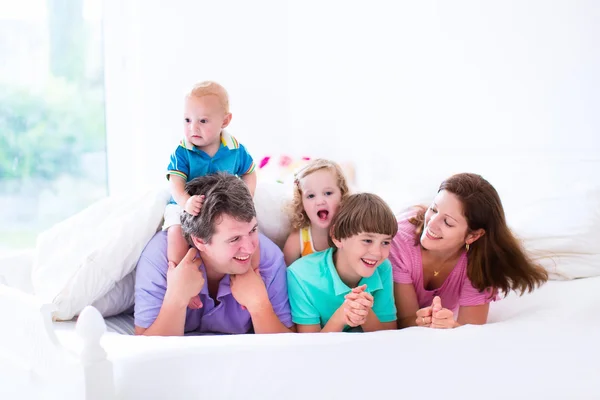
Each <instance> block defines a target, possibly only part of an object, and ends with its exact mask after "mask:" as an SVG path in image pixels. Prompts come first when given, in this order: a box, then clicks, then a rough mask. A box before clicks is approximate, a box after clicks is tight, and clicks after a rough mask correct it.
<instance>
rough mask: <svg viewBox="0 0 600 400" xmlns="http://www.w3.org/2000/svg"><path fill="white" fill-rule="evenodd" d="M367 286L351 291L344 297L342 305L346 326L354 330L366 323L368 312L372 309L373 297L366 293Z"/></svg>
mask: <svg viewBox="0 0 600 400" xmlns="http://www.w3.org/2000/svg"><path fill="white" fill-rule="evenodd" d="M366 289H367V285H361V286H358V287H355V288H354V289H352V291H351V292H350V293H348V294H347V295H346V296H344V298H345V300H344V303H343V304H342V307H341V308H342V309H343V312H344V319H345V322H346V325H348V326H350V327H352V328H354V327H357V326H361V325H362V324H364V323H365V322H366V321H367V316H368V315H369V311H370V310H371V308H372V307H373V296H371V294H370V293H369V292H367V291H366Z"/></svg>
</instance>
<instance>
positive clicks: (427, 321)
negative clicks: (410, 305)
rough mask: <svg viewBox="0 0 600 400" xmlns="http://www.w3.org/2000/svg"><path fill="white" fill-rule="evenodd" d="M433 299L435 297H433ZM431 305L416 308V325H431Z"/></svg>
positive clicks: (427, 326) (426, 326)
mask: <svg viewBox="0 0 600 400" xmlns="http://www.w3.org/2000/svg"><path fill="white" fill-rule="evenodd" d="M434 301H435V299H434ZM432 312H433V310H432V306H429V307H424V308H421V309H420V310H417V319H416V323H417V326H423V327H425V328H429V327H430V326H431V319H432V317H431V315H432Z"/></svg>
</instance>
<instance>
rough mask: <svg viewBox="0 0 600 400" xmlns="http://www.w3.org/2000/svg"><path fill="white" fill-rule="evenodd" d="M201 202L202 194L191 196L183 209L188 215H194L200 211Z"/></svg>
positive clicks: (202, 201) (202, 200)
mask: <svg viewBox="0 0 600 400" xmlns="http://www.w3.org/2000/svg"><path fill="white" fill-rule="evenodd" d="M202 203H204V195H202V196H192V197H190V198H189V199H188V201H186V203H185V211H186V212H187V213H188V214H190V215H193V216H196V215H198V214H199V213H200V209H201V208H202Z"/></svg>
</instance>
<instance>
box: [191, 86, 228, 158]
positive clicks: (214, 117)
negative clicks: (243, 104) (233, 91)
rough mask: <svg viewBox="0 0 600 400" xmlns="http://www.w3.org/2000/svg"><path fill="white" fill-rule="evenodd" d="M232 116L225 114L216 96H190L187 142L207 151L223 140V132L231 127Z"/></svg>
mask: <svg viewBox="0 0 600 400" xmlns="http://www.w3.org/2000/svg"><path fill="white" fill-rule="evenodd" d="M230 120H231V114H227V113H225V111H224V110H223V107H222V106H221V104H220V103H219V100H218V98H217V97H216V96H213V95H208V96H202V97H194V96H188V97H186V99H185V107H184V114H183V130H184V133H185V138H186V140H187V141H188V142H189V143H191V144H193V145H194V146H196V147H198V148H200V149H202V150H205V149H206V148H207V147H213V146H215V145H216V144H218V143H219V141H220V140H221V130H222V129H223V128H225V127H226V126H227V125H229V121H230Z"/></svg>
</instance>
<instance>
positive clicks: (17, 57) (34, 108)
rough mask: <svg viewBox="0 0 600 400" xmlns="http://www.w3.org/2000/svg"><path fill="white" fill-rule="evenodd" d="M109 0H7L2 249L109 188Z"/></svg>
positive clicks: (23, 241) (1, 48) (1, 37)
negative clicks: (105, 42)
mask: <svg viewBox="0 0 600 400" xmlns="http://www.w3.org/2000/svg"><path fill="white" fill-rule="evenodd" d="M101 6H102V2H101V0H19V1H14V0H0V59H1V60H2V63H0V253H3V252H7V251H11V250H14V249H19V248H25V247H33V246H34V245H35V238H36V236H37V234H38V233H39V232H40V231H42V230H44V229H46V228H48V227H50V226H52V225H53V224H55V223H56V222H59V221H61V220H63V219H65V218H67V217H69V216H70V215H73V214H75V213H76V212H78V211H80V210H81V209H83V208H85V207H86V206H88V205H89V204H91V203H92V202H94V201H96V200H98V199H99V198H102V197H104V196H106V195H107V173H106V131H105V118H104V67H103V52H102V7H101Z"/></svg>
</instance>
